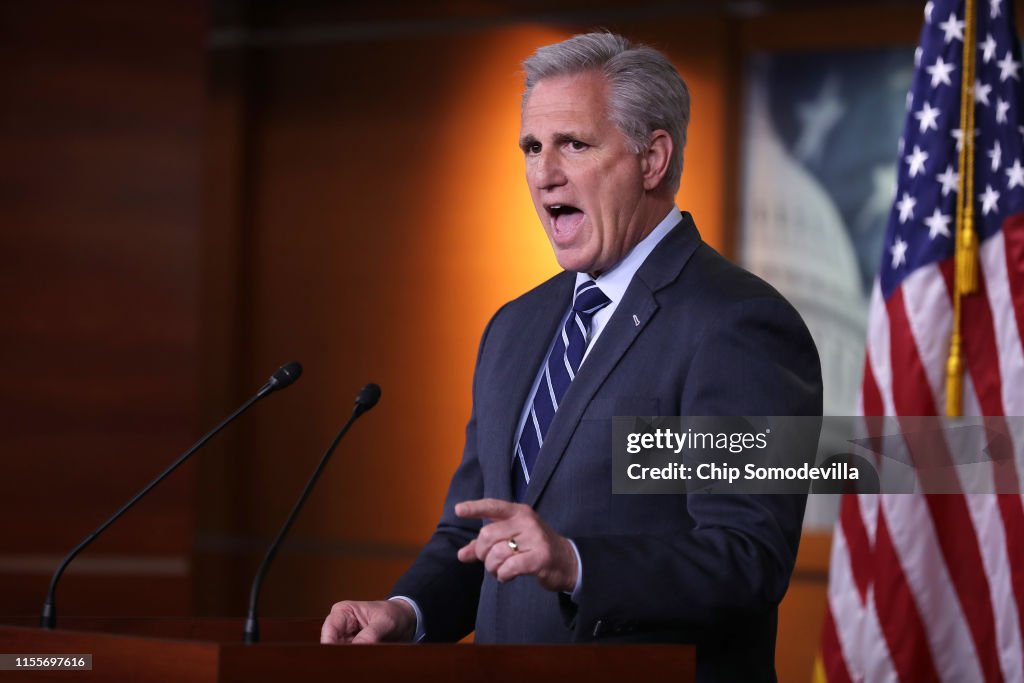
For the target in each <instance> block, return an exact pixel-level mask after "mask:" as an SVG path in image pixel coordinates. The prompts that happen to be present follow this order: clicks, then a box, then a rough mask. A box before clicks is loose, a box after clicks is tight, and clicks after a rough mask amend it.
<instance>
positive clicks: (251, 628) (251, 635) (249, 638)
mask: <svg viewBox="0 0 1024 683" xmlns="http://www.w3.org/2000/svg"><path fill="white" fill-rule="evenodd" d="M371 407H372V406H371ZM367 410H369V408H364V407H363V406H361V405H359V404H357V405H356V407H355V409H354V410H353V411H352V415H351V416H350V417H349V418H348V420H347V421H346V422H345V426H343V427H342V428H341V431H340V432H338V435H337V436H335V437H334V441H332V442H331V445H330V446H328V447H327V451H326V452H325V453H324V455H323V457H322V458H320V464H318V465H317V466H316V469H315V470H314V471H313V475H312V476H311V477H310V478H309V481H308V482H306V488H304V489H303V490H302V495H300V496H299V499H298V500H297V501H295V505H293V506H292V511H291V513H289V514H288V518H287V519H286V520H285V521H284V524H283V525H282V526H281V530H280V531H279V532H277V538H275V539H274V542H273V543H271V544H270V548H269V549H267V554H266V556H265V557H264V558H263V563H262V564H261V565H260V568H259V569H258V570H257V571H256V577H255V578H254V579H253V581H252V589H251V590H250V591H249V613H248V614H247V615H246V617H245V629H244V631H243V632H242V640H243V641H244V642H245V643H246V644H247V645H251V644H253V643H258V642H259V640H260V623H259V618H258V617H257V616H256V604H257V603H258V602H259V597H260V588H261V587H262V585H263V577H264V576H265V575H266V573H267V569H268V568H269V567H270V563H271V561H273V559H274V556H275V555H277V550H278V548H279V547H280V546H281V541H282V540H284V537H285V536H287V535H288V530H289V529H291V527H292V523H293V522H294V521H295V518H296V517H298V516H299V511H300V510H302V506H303V505H305V503H306V499H307V498H308V497H309V494H310V492H311V491H312V490H313V486H314V485H316V480H317V479H319V478H320V473H321V472H323V471H324V467H325V466H326V465H327V461H328V460H330V459H331V455H332V454H333V453H334V449H336V448H337V447H338V443H339V442H341V439H342V437H344V436H345V432H347V431H348V429H349V427H351V426H352V423H353V422H355V421H356V419H357V418H358V417H359V416H360V415H362V414H363V413H364V412H366V411H367Z"/></svg>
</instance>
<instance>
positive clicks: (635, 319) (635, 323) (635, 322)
mask: <svg viewBox="0 0 1024 683" xmlns="http://www.w3.org/2000/svg"><path fill="white" fill-rule="evenodd" d="M633 325H634V326H635V327H640V318H638V317H636V313H634V314H633Z"/></svg>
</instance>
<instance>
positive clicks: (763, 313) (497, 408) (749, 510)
mask: <svg viewBox="0 0 1024 683" xmlns="http://www.w3.org/2000/svg"><path fill="white" fill-rule="evenodd" d="M524 66H525V68H526V72H527V89H526V94H525V96H524V101H523V112H522V133H521V138H520V146H521V147H522V150H523V153H524V156H525V159H526V177H527V182H528V184H529V186H530V192H531V195H532V198H533V201H534V205H535V207H536V209H537V213H538V215H539V216H540V219H541V222H542V224H543V225H544V229H545V231H546V233H547V235H548V238H549V239H550V241H551V244H552V247H553V248H554V251H555V256H556V257H557V259H558V262H559V264H560V265H561V266H562V267H563V268H564V269H565V271H566V272H564V273H562V274H560V275H557V276H556V277H554V278H552V279H551V280H548V281H547V282H545V283H544V284H542V285H540V286H539V287H537V288H536V289H534V290H532V291H530V292H528V293H526V294H524V295H523V296H521V297H520V298H518V299H516V300H514V301H512V302H509V303H508V304H506V305H505V306H504V307H502V308H501V309H500V310H499V311H498V312H497V314H495V316H494V318H493V319H492V320H491V321H490V323H489V324H488V326H487V329H486V331H485V332H484V335H483V339H482V341H481V344H480V350H479V355H478V357H477V365H476V373H475V376H474V380H473V413H472V416H471V418H470V422H469V425H468V427H467V430H466V446H465V452H464V454H463V459H462V462H461V464H460V465H459V468H458V469H457V470H456V472H455V474H454V476H453V478H452V482H451V486H450V488H449V491H448V496H447V499H446V501H445V505H444V509H443V512H442V516H441V521H440V523H439V524H438V527H437V530H436V531H435V533H434V535H433V537H432V538H431V539H430V541H429V542H428V543H427V545H426V547H425V548H424V549H423V551H422V553H421V554H420V556H419V558H418V559H417V560H416V562H415V563H414V564H413V566H412V567H411V568H410V569H409V571H408V572H407V573H406V574H405V575H404V576H403V577H402V578H401V579H400V580H399V582H398V584H397V585H396V586H395V588H394V591H393V594H392V597H391V599H390V600H387V601H378V602H351V601H345V602H340V603H337V604H336V605H334V607H333V608H332V610H331V614H330V615H329V616H328V618H327V620H326V621H325V623H324V628H323V633H322V641H323V642H325V643H335V642H378V641H384V640H429V641H452V640H458V639H459V638H462V637H463V636H465V635H466V634H468V633H469V632H471V631H473V630H474V629H475V632H476V635H475V639H476V642H478V643H488V642H504V643H510V642H511V643H518V642H585V641H644V642H692V643H696V644H697V652H698V655H697V656H698V679H699V680H702V681H712V680H722V681H726V680H728V681H740V680H742V681H754V680H774V678H775V674H774V664H773V660H774V647H775V633H776V608H777V605H778V603H779V601H780V600H781V599H782V596H783V594H784V593H785V591H786V587H787V585H788V582H789V577H790V574H791V572H792V569H793V564H794V562H795V558H796V551H797V544H798V541H799V536H800V526H801V521H802V519H803V509H804V503H805V498H804V497H803V496H792V495H760V496H756V495H725V494H722V495H691V496H686V495H676V496H672V495H613V494H612V463H611V460H612V459H611V449H612V445H611V419H612V417H613V416H615V415H820V414H821V371H820V366H819V362H818V356H817V351H816V350H815V347H814V343H813V342H812V340H811V338H810V335H809V334H808V332H807V329H806V328H805V326H804V324H803V322H802V321H801V320H800V317H799V315H798V314H797V313H796V311H795V310H794V309H793V308H792V307H791V306H790V305H789V304H788V303H787V302H786V301H785V300H784V299H783V298H782V297H781V296H780V295H779V294H778V293H777V292H776V291H775V290H774V289H772V288H771V287H770V286H769V285H767V284H765V283H764V282H763V281H761V280H759V279H758V278H756V277H754V276H753V275H751V274H749V273H747V272H746V271H744V270H742V269H740V268H738V267H736V266H734V265H732V264H731V263H729V262H728V261H726V260H725V259H724V258H722V257H721V256H719V255H718V254H717V253H716V252H715V251H714V250H713V249H711V248H710V247H708V246H707V245H706V244H704V243H703V242H702V241H701V239H700V236H699V234H698V233H697V229H696V227H695V226H694V224H693V221H692V219H691V218H690V216H689V214H685V213H681V212H680V211H679V210H678V209H677V208H676V207H675V204H674V196H675V194H676V192H677V190H678V187H679V181H680V177H681V174H682V165H683V156H682V150H683V146H684V144H685V141H686V125H687V122H688V119H689V94H688V92H687V89H686V86H685V84H684V83H683V81H682V79H681V78H680V77H679V74H678V73H677V72H676V70H675V69H674V68H673V67H672V66H671V64H670V63H669V62H668V61H667V59H666V58H665V57H664V56H663V55H661V54H660V53H658V52H656V51H654V50H651V49H649V48H645V47H637V46H633V45H632V44H630V43H629V42H628V41H626V40H625V39H624V38H621V37H619V36H614V35H611V34H605V33H595V34H585V35H581V36H576V37H575V38H573V39H571V40H568V41H565V42H563V43H559V44H556V45H551V46H547V47H544V48H541V49H540V50H538V51H537V52H536V53H535V54H534V55H533V56H532V57H531V58H530V59H528V60H527V61H526V62H525V63H524Z"/></svg>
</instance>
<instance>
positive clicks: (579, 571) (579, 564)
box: [417, 538, 583, 614]
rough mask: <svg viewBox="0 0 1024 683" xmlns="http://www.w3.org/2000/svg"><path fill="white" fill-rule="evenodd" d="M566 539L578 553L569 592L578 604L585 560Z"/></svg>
mask: <svg viewBox="0 0 1024 683" xmlns="http://www.w3.org/2000/svg"><path fill="white" fill-rule="evenodd" d="M565 540H567V541H569V545H571V546H572V551H573V552H574V553H576V585H575V586H573V588H572V592H571V593H569V599H570V600H572V601H573V602H575V603H576V604H579V602H580V601H579V597H580V586H582V585H583V560H581V559H580V549H579V548H577V547H576V542H575V541H574V540H572V539H571V538H567V539H565ZM417 614H418V612H417Z"/></svg>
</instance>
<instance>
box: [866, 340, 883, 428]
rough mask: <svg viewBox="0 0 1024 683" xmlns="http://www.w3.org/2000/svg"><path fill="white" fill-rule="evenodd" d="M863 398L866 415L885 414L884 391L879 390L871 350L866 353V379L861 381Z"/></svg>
mask: <svg viewBox="0 0 1024 683" xmlns="http://www.w3.org/2000/svg"><path fill="white" fill-rule="evenodd" d="M861 396H862V398H861V400H862V401H863V403H864V414H865V415H885V404H884V403H883V402H882V392H880V391H879V390H878V382H877V381H876V380H875V372H874V370H873V369H872V367H871V350H870V349H868V352H867V353H865V354H864V381H863V382H862V383H861Z"/></svg>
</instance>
